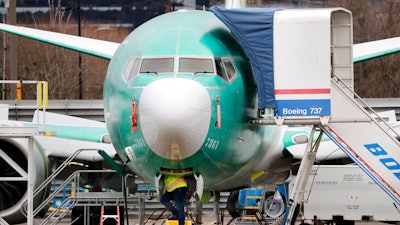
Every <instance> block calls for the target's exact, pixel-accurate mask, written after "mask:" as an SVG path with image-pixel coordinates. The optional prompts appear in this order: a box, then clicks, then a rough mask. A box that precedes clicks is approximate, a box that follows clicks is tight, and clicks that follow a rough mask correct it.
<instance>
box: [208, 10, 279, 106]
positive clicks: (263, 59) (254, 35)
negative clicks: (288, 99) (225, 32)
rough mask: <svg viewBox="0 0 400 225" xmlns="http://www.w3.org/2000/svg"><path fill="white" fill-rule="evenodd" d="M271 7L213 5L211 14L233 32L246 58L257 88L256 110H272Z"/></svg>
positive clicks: (272, 22) (272, 12)
mask: <svg viewBox="0 0 400 225" xmlns="http://www.w3.org/2000/svg"><path fill="white" fill-rule="evenodd" d="M277 10H281V9H273V8H240V9H225V8H221V7H218V6H213V7H211V8H210V11H211V12H213V13H214V14H215V16H217V17H218V18H219V19H220V20H221V21H222V22H223V23H224V24H225V25H226V26H227V27H228V28H229V29H230V30H231V32H232V33H233V35H234V36H235V37H236V39H237V40H238V41H239V43H240V44H241V45H242V46H243V49H244V51H245V52H246V54H247V57H248V58H249V60H250V62H251V65H252V68H253V72H254V75H255V78H256V82H257V86H258V108H259V109H264V108H275V93H274V61H273V59H274V57H273V56H274V53H273V43H274V40H273V24H274V13H275V11H277Z"/></svg>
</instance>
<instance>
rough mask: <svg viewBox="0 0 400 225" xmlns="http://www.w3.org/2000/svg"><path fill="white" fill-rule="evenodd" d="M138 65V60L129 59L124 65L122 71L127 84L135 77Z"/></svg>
mask: <svg viewBox="0 0 400 225" xmlns="http://www.w3.org/2000/svg"><path fill="white" fill-rule="evenodd" d="M139 65H140V58H130V59H129V60H128V63H127V64H126V66H125V68H124V71H123V75H124V78H125V80H126V82H129V81H130V80H132V79H133V78H134V77H135V76H136V75H137V72H138V71H139Z"/></svg>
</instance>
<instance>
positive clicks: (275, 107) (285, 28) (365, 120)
mask: <svg viewBox="0 0 400 225" xmlns="http://www.w3.org/2000/svg"><path fill="white" fill-rule="evenodd" d="M211 11H213V12H214V14H215V15H216V16H217V17H218V18H220V20H221V21H222V22H224V23H225V24H226V25H227V26H228V27H229V28H230V30H231V31H232V33H233V34H234V35H235V37H236V38H237V39H238V41H239V42H241V44H242V45H243V46H244V49H245V51H246V53H247V55H248V57H249V59H250V61H251V62H252V65H253V71H254V73H255V78H256V80H257V85H258V87H259V90H258V94H259V108H260V110H262V112H264V110H265V112H267V113H265V114H263V115H261V117H262V119H259V120H255V121H250V122H252V123H256V124H275V125H278V126H279V125H302V126H304V125H307V126H310V125H312V126H313V128H312V131H311V134H310V136H309V138H308V143H307V146H306V149H305V154H304V156H303V158H302V161H301V163H300V167H299V171H298V174H297V177H296V180H295V182H294V187H293V189H292V190H293V191H292V192H291V195H290V198H289V210H287V214H286V215H285V217H286V218H287V219H286V222H287V223H288V222H291V221H293V220H294V219H295V218H294V217H292V216H293V214H294V211H295V207H296V206H297V205H298V204H299V203H301V202H302V201H304V196H303V194H304V188H305V184H306V182H307V180H308V176H309V173H310V170H311V167H312V165H313V163H314V161H315V156H316V153H317V150H318V147H319V144H320V142H321V139H322V135H323V134H325V135H327V136H329V137H330V139H331V140H332V141H334V142H335V143H336V144H337V145H338V146H339V147H340V148H341V149H342V150H343V151H344V152H345V153H346V154H347V155H348V156H349V157H350V158H351V159H352V160H353V161H354V162H355V163H357V165H358V166H359V167H360V168H361V169H362V170H363V171H364V172H365V173H367V174H368V175H369V176H370V177H371V178H372V180H374V181H375V182H376V183H377V184H378V185H379V186H380V187H381V188H382V189H383V190H384V191H385V192H386V193H387V194H388V195H389V196H390V197H391V198H392V199H393V200H394V202H395V203H396V204H400V142H399V140H400V137H399V136H398V135H397V134H396V132H395V131H394V130H393V129H391V128H390V126H389V125H388V124H386V123H385V122H384V121H383V120H382V119H380V117H379V116H371V115H370V112H367V111H366V110H365V108H364V107H363V106H361V105H360V104H359V103H358V102H357V101H356V100H355V98H359V97H358V96H357V94H355V93H354V91H353V52H352V47H353V33H352V26H353V24H352V16H351V12H349V11H347V10H345V9H343V8H325V9H294V10H282V9H277V10H270V9H268V10H265V11H262V10H251V9H240V10H228V9H220V8H214V9H211ZM243 15H246V16H243ZM261 17H262V18H263V20H258V19H256V18H261ZM238 20H240V22H238ZM253 21H262V22H263V23H261V22H260V24H261V25H258V24H257V25H255V24H254V22H253ZM249 24H251V25H252V26H253V25H254V26H258V27H256V28H254V27H252V26H248V25H249ZM272 27H273V29H272ZM260 30H262V31H265V32H264V33H262V32H258V31H260ZM252 32H253V33H252ZM257 35H258V36H261V37H258V38H253V37H254V36H257ZM269 37H273V38H269ZM258 39H259V40H261V41H258ZM265 39H266V40H267V41H265ZM265 42H267V43H265ZM260 46H261V47H260ZM270 46H272V48H273V51H266V50H264V49H263V48H265V47H270ZM264 52H268V54H270V55H262V54H263V53H264ZM254 55H260V56H259V57H258V58H254V57H252V56H254ZM259 62H263V64H264V65H266V67H265V70H264V71H263V70H262V69H263V68H262V66H259ZM259 68H261V69H259ZM271 68H272V70H271ZM260 71H261V72H260ZM271 72H272V73H271ZM271 86H272V87H273V88H269V89H268V90H267V88H266V87H271ZM270 89H272V91H271V90H270ZM271 92H272V94H271ZM261 100H265V101H261ZM359 100H360V102H363V101H362V100H361V99H359ZM364 103H365V102H364ZM260 106H261V107H260ZM265 106H266V107H265ZM370 110H371V111H373V110H372V109H370ZM375 114H376V113H375ZM376 118H377V119H376Z"/></svg>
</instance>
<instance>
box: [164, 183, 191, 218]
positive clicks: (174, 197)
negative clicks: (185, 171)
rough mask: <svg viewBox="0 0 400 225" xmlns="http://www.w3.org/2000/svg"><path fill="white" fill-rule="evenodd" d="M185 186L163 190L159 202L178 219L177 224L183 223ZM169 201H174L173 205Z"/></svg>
mask: <svg viewBox="0 0 400 225" xmlns="http://www.w3.org/2000/svg"><path fill="white" fill-rule="evenodd" d="M186 191H187V188H178V189H175V190H173V191H172V192H165V194H163V195H162V196H161V199H160V202H161V204H163V205H164V206H165V208H167V209H168V210H169V211H170V212H171V213H172V214H174V216H175V218H177V219H178V221H179V225H184V224H185V194H186ZM171 201H174V202H175V206H174V205H173V204H172V202H171Z"/></svg>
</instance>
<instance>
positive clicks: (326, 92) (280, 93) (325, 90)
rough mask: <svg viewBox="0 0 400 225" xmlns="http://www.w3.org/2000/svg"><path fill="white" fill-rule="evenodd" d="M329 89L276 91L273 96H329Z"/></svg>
mask: <svg viewBox="0 0 400 225" xmlns="http://www.w3.org/2000/svg"><path fill="white" fill-rule="evenodd" d="M330 93H331V89H330V88H314V89H278V90H275V94H278V95H284V94H291V95H293V94H330Z"/></svg>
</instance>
